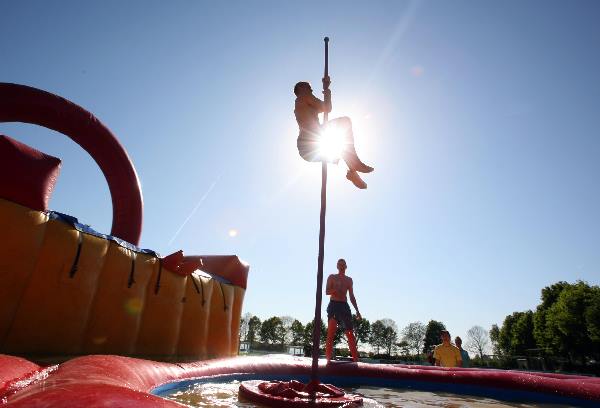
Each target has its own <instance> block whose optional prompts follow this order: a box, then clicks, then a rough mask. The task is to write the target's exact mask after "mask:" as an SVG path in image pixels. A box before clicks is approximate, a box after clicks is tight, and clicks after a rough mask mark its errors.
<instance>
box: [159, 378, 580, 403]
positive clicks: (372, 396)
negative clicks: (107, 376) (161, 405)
mask: <svg viewBox="0 0 600 408" xmlns="http://www.w3.org/2000/svg"><path fill="white" fill-rule="evenodd" d="M239 386H240V382H239V381H230V382H224V383H221V382H204V383H197V384H195V385H192V386H189V387H188V388H186V389H178V390H173V391H172V392H171V393H170V394H168V395H163V397H165V398H167V399H170V400H173V401H177V402H179V403H182V404H185V405H187V406H189V407H215V408H225V407H227V408H229V407H241V408H260V407H263V406H262V405H257V404H255V403H252V402H247V401H243V400H240V399H238V389H239ZM344 390H345V391H347V392H349V393H352V394H360V395H363V396H364V397H365V398H364V400H363V407H365V408H380V407H404V408H423V407H445V408H462V407H465V408H466V407H474V408H482V407H492V408H505V407H522V408H525V407H545V408H550V407H553V408H563V407H569V405H563V404H539V403H536V404H528V403H513V402H504V401H498V400H496V399H492V398H483V397H475V396H468V395H456V394H449V393H444V392H428V391H416V390H409V389H404V390H402V389H396V388H378V387H364V386H361V387H345V388H344Z"/></svg>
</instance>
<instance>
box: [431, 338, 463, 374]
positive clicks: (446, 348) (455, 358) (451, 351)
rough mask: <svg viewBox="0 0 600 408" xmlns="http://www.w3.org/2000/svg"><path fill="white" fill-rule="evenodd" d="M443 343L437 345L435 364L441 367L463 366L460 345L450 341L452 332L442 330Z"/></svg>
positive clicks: (434, 354) (434, 351)
mask: <svg viewBox="0 0 600 408" xmlns="http://www.w3.org/2000/svg"><path fill="white" fill-rule="evenodd" d="M441 335H442V344H438V345H437V346H435V349H434V350H433V358H434V359H435V365H436V366H441V367H462V357H461V355H460V350H459V349H458V347H456V346H454V345H453V344H452V343H450V333H449V332H448V331H447V330H442V332H441Z"/></svg>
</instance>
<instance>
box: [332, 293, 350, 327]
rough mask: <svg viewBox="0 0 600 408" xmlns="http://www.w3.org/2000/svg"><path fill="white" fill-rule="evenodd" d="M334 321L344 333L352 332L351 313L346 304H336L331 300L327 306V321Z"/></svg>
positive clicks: (336, 302)
mask: <svg viewBox="0 0 600 408" xmlns="http://www.w3.org/2000/svg"><path fill="white" fill-rule="evenodd" d="M329 319H335V320H336V321H337V322H338V324H339V325H341V326H342V328H343V329H344V331H346V330H353V329H354V325H353V324H352V312H351V311H350V306H348V302H338V301H337V300H331V301H330V302H329V305H327V320H329Z"/></svg>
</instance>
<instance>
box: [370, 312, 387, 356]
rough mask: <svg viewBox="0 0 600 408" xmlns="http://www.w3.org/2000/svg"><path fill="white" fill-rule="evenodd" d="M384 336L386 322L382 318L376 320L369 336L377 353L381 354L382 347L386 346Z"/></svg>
mask: <svg viewBox="0 0 600 408" xmlns="http://www.w3.org/2000/svg"><path fill="white" fill-rule="evenodd" d="M384 336H385V324H383V322H382V321H381V320H376V321H375V322H374V323H373V324H372V325H371V335H370V336H369V343H370V344H371V347H373V348H374V349H375V353H376V354H379V350H380V349H382V348H385V342H384Z"/></svg>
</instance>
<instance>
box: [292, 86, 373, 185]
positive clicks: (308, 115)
mask: <svg viewBox="0 0 600 408" xmlns="http://www.w3.org/2000/svg"><path fill="white" fill-rule="evenodd" d="M330 83H331V80H330V79H329V77H328V76H327V77H325V78H323V89H325V90H324V91H323V94H324V95H325V100H324V101H322V100H320V99H319V98H317V97H316V96H314V95H313V90H312V88H311V86H310V84H309V83H308V82H298V83H297V84H296V85H295V86H294V94H295V95H296V102H295V107H294V114H295V116H296V122H298V127H299V128H300V134H299V135H298V140H297V146H298V153H300V156H301V157H302V158H303V159H304V160H306V161H311V162H314V161H320V160H322V158H321V157H320V152H319V142H320V139H321V137H322V132H323V129H324V126H321V124H320V123H319V113H324V112H327V113H329V112H331V90H330V89H329V84H330ZM325 126H335V127H336V128H338V129H340V130H341V131H342V132H343V134H344V143H345V146H344V149H343V150H342V152H341V156H342V159H343V160H344V161H345V162H346V165H347V166H348V172H347V173H346V178H347V179H348V180H350V181H351V182H352V183H353V184H354V185H355V186H356V187H358V188H360V189H365V188H367V183H365V182H364V181H363V179H362V178H361V177H360V176H359V175H358V173H357V171H359V172H361V173H370V172H372V171H373V167H371V166H367V165H366V164H364V163H363V162H362V161H361V160H360V159H359V158H358V155H357V153H356V149H355V148H354V135H353V133H352V122H351V121H350V118H348V117H341V118H337V119H332V120H330V121H329V122H328V123H327V124H326V125H325Z"/></svg>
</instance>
